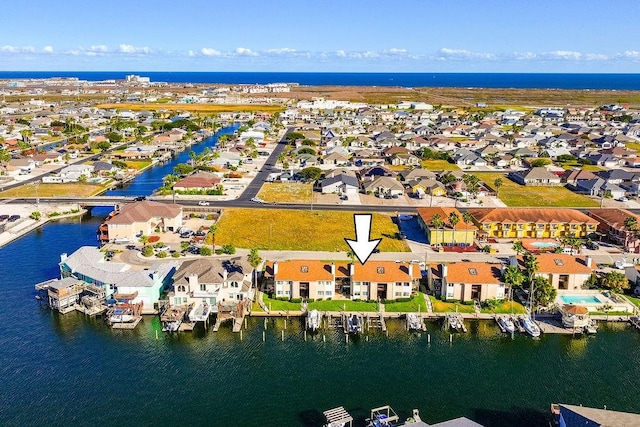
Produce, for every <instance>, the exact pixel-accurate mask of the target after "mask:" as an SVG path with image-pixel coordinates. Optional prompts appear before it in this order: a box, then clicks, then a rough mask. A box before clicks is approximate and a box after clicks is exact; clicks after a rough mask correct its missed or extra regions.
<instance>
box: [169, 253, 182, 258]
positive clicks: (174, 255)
mask: <svg viewBox="0 0 640 427" xmlns="http://www.w3.org/2000/svg"><path fill="white" fill-rule="evenodd" d="M171 256H172V257H174V258H180V252H174V253H173V254H171Z"/></svg>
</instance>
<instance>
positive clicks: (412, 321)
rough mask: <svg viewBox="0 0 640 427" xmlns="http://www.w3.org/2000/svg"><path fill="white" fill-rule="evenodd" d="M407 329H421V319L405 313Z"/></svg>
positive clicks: (415, 315) (413, 314)
mask: <svg viewBox="0 0 640 427" xmlns="http://www.w3.org/2000/svg"><path fill="white" fill-rule="evenodd" d="M407 328H408V329H409V330H410V331H416V330H421V329H422V319H421V318H420V316H419V315H418V314H416V313H407Z"/></svg>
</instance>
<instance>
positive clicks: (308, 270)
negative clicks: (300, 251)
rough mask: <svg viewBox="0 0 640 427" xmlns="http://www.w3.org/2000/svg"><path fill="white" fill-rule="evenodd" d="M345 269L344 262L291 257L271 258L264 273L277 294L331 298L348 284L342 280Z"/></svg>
mask: <svg viewBox="0 0 640 427" xmlns="http://www.w3.org/2000/svg"><path fill="white" fill-rule="evenodd" d="M346 272H347V266H346V264H344V263H340V264H337V265H336V264H335V263H328V262H323V261H317V260H288V261H273V262H268V263H267V265H266V269H265V277H266V278H267V279H270V280H271V281H272V282H273V284H272V286H273V289H272V290H273V293H274V295H275V297H276V298H312V299H331V298H333V297H334V295H335V294H336V293H338V294H339V293H340V292H342V291H343V286H346V284H345V283H344V282H343V280H342V279H344V278H345V277H346V274H345V273H346ZM336 277H339V278H340V279H339V280H338V281H336Z"/></svg>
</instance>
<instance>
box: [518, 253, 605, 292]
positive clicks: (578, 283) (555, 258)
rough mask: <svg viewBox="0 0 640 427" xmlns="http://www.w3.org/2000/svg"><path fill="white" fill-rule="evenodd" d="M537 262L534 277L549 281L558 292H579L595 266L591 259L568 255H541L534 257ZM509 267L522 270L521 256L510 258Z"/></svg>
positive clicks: (522, 261)
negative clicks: (513, 266)
mask: <svg viewBox="0 0 640 427" xmlns="http://www.w3.org/2000/svg"><path fill="white" fill-rule="evenodd" d="M535 258H536V260H537V261H538V271H537V272H536V276H540V277H544V278H545V279H547V280H549V283H550V284H551V286H553V287H554V288H555V289H558V290H579V289H582V288H583V287H584V285H585V282H586V281H587V280H588V279H589V277H590V276H591V274H592V273H593V270H594V267H595V264H594V262H593V261H592V259H591V257H589V256H586V257H580V256H573V255H568V254H554V253H543V254H538V255H535ZM509 262H510V264H511V265H518V266H519V267H520V268H521V269H522V270H524V268H525V266H524V260H523V258H522V256H520V257H518V258H517V262H516V257H515V256H512V257H511V258H510V259H509Z"/></svg>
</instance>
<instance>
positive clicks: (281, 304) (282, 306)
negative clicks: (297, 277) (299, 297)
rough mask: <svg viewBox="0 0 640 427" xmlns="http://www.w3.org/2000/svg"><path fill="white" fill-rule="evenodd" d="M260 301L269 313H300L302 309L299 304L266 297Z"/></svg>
mask: <svg viewBox="0 0 640 427" xmlns="http://www.w3.org/2000/svg"><path fill="white" fill-rule="evenodd" d="M262 301H263V302H264V304H265V305H266V306H267V308H269V309H270V310H271V311H300V310H301V309H302V305H301V304H300V303H299V302H291V301H280V300H277V299H273V298H269V297H268V296H267V295H265V296H264V297H263V298H262ZM260 311H262V309H260Z"/></svg>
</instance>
